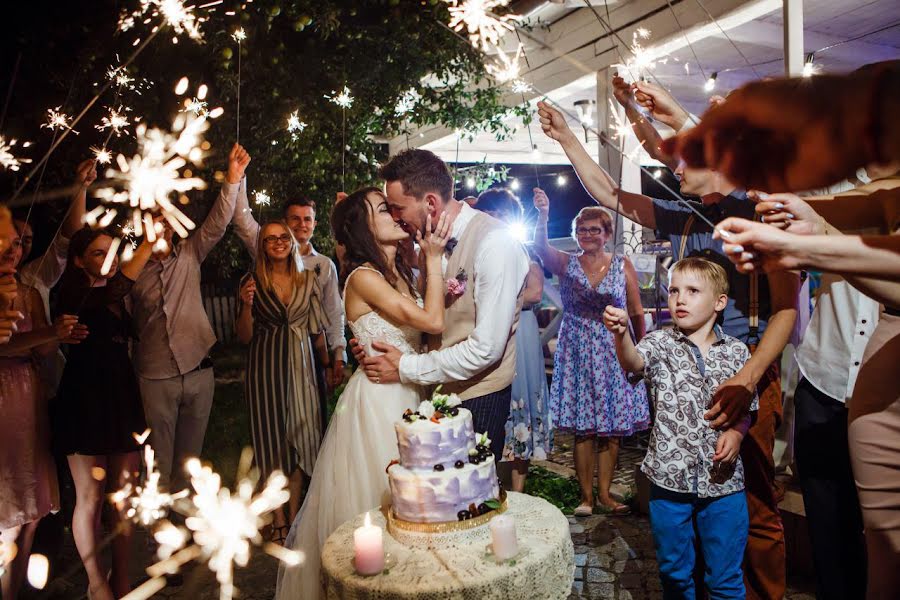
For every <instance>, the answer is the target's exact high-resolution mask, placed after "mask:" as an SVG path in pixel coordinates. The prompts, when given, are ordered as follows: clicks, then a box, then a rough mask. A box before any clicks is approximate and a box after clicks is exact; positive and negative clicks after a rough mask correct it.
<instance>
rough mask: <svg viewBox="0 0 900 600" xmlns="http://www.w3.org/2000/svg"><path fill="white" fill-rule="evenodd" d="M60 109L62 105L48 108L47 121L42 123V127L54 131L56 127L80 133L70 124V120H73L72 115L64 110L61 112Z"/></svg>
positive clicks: (76, 133)
mask: <svg viewBox="0 0 900 600" xmlns="http://www.w3.org/2000/svg"><path fill="white" fill-rule="evenodd" d="M60 109H62V106H57V107H56V108H48V109H47V122H46V123H44V124H42V125H41V127H42V128H44V127H46V128H47V129H49V130H51V131H53V130H54V129H68V130H69V131H71V132H72V133H74V134H75V135H78V132H77V131H75V130H74V129H72V126H71V125H70V124H69V121H71V120H72V117H70V116H69V115H67V114H66V113H64V112H61V111H60Z"/></svg>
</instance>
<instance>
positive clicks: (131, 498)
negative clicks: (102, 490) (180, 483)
mask: <svg viewBox="0 0 900 600" xmlns="http://www.w3.org/2000/svg"><path fill="white" fill-rule="evenodd" d="M154 458H155V455H154V452H153V448H151V447H150V446H149V444H148V445H145V446H144V464H145V465H146V468H147V474H146V478H145V483H144V485H143V486H140V485H132V484H131V483H130V482H129V483H126V484H125V487H123V488H122V489H120V490H118V491H117V492H115V493H114V494H112V497H111V500H112V502H113V504H115V505H116V506H117V507H118V508H119V510H120V511H122V513H123V514H124V515H125V517H126V518H127V519H129V520H131V521H132V522H134V523H140V524H141V525H143V526H145V527H147V526H150V525H153V524H155V523H157V522H158V521H159V520H160V519H163V518H165V516H166V515H167V514H168V513H169V509H170V508H171V507H172V505H173V504H175V501H176V500H178V499H180V498H184V497H186V496H187V495H188V491H187V490H182V491H180V492H178V493H177V494H169V493H166V492H164V491H162V490H161V489H160V488H159V477H160V473H159V471H158V470H157V469H156V465H155V462H154Z"/></svg>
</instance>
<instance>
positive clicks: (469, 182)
mask: <svg viewBox="0 0 900 600" xmlns="http://www.w3.org/2000/svg"><path fill="white" fill-rule="evenodd" d="M466 187H467V188H469V189H470V190H471V189H473V188H474V187H475V178H474V177H466Z"/></svg>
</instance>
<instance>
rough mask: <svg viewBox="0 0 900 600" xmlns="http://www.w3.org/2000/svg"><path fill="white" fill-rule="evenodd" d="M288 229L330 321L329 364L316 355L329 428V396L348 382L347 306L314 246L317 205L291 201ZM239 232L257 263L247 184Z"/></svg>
mask: <svg viewBox="0 0 900 600" xmlns="http://www.w3.org/2000/svg"><path fill="white" fill-rule="evenodd" d="M282 216H283V217H284V220H285V221H286V222H287V224H288V227H290V228H291V232H293V234H294V237H295V238H296V239H297V242H298V243H299V244H300V254H301V256H302V257H303V268H304V269H307V270H311V271H314V272H315V274H316V280H317V281H318V284H319V289H320V290H321V292H322V308H323V309H324V310H325V315H326V317H327V318H328V323H327V326H326V328H325V340H326V343H327V344H328V355H329V362H328V363H326V364H321V361H320V360H319V354H318V353H315V358H316V375H317V378H318V386H319V396H320V402H321V404H322V411H321V413H322V418H323V423H322V429H323V430H324V428H325V422H324V419H325V414H326V411H325V403H326V399H327V398H328V393H329V392H330V391H332V390H334V388H336V387H338V386H339V385H341V383H343V381H344V362H345V361H346V354H345V351H344V350H345V348H346V346H347V341H346V339H345V338H344V305H343V302H342V301H341V292H340V286H339V285H338V276H337V269H336V268H335V266H334V263H333V262H331V259H330V258H328V257H327V256H324V255H322V254H319V253H318V252H316V249H315V248H314V247H313V245H312V236H313V233H315V230H316V203H315V201H313V200H310V199H308V198H304V197H296V198H293V199H291V200H288V201H287V203H286V204H285V205H284V210H283V213H282ZM232 222H233V223H234V227H235V231H236V232H237V234H238V237H240V238H241V241H242V242H244V246H245V247H246V248H247V252H249V253H250V256H251V257H252V258H253V260H254V261H255V260H256V239H257V236H258V235H259V230H260V225H259V223H258V222H257V221H256V219H255V218H253V213H252V212H251V211H250V203H249V200H248V198H247V188H246V183H245V184H244V185H242V186H241V191H240V193H239V194H238V199H237V208H236V209H235V211H234V218H233V219H232Z"/></svg>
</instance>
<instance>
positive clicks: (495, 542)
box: [490, 515, 519, 560]
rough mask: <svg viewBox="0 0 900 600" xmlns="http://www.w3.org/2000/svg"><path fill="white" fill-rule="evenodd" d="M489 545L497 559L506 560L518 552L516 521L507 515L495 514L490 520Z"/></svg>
mask: <svg viewBox="0 0 900 600" xmlns="http://www.w3.org/2000/svg"><path fill="white" fill-rule="evenodd" d="M490 526H491V546H492V548H493V551H494V556H496V557H497V559H498V560H508V559H510V558H513V557H514V556H515V555H517V554H518V553H519V543H518V541H517V540H516V522H515V520H514V519H513V518H512V517H511V516H509V515H497V516H496V517H494V518H493V519H491V522H490Z"/></svg>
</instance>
